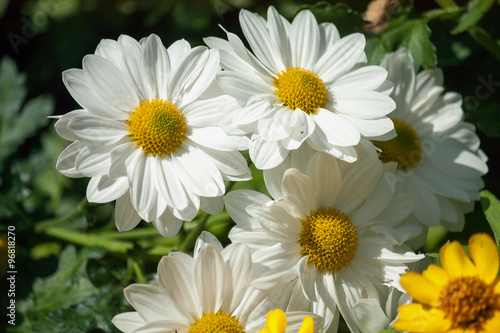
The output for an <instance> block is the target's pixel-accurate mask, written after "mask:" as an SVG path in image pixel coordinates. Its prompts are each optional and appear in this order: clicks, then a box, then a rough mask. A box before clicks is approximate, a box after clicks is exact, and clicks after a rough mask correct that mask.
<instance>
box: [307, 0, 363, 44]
mask: <svg viewBox="0 0 500 333" xmlns="http://www.w3.org/2000/svg"><path fill="white" fill-rule="evenodd" d="M304 8H305V9H308V10H310V11H311V12H312V13H313V14H314V16H315V17H316V20H317V21H318V23H323V22H332V23H333V24H335V26H336V27H337V29H338V30H339V33H340V35H341V36H345V35H347V34H351V33H353V32H361V31H362V29H363V24H364V23H365V21H364V20H363V18H362V17H361V14H359V13H358V12H356V11H354V10H352V9H351V8H350V7H349V6H347V5H346V4H343V3H337V4H335V5H331V4H329V3H328V2H324V1H321V2H318V3H316V4H314V5H306V6H303V7H301V9H304Z"/></svg>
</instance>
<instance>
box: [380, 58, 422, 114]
mask: <svg viewBox="0 0 500 333" xmlns="http://www.w3.org/2000/svg"><path fill="white" fill-rule="evenodd" d="M382 66H383V67H385V68H387V71H388V72H389V76H388V77H387V79H388V80H390V81H391V82H393V83H394V90H393V91H392V94H391V96H392V97H393V98H394V101H395V102H396V105H397V107H398V109H397V111H395V113H394V114H393V115H392V116H393V117H394V118H399V117H402V115H403V114H404V113H406V112H408V111H407V110H409V109H410V105H411V103H412V100H413V95H414V92H415V69H414V68H413V58H412V56H411V54H410V53H409V52H408V50H406V49H399V50H398V51H396V52H393V53H391V54H389V55H388V56H387V57H386V58H385V59H384V61H383V62H382Z"/></svg>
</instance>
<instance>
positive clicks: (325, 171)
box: [225, 153, 423, 332]
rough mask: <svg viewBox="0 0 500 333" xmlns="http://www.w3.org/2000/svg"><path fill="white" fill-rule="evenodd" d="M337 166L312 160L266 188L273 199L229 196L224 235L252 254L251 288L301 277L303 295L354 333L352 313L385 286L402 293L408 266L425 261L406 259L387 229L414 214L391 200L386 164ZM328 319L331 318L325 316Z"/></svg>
mask: <svg viewBox="0 0 500 333" xmlns="http://www.w3.org/2000/svg"><path fill="white" fill-rule="evenodd" d="M340 163H341V162H339V161H337V160H336V159H335V158H334V157H332V156H331V155H328V154H324V153H316V154H315V155H314V156H313V157H312V159H311V160H310V162H309V164H308V165H307V169H306V171H305V174H303V173H301V172H300V171H299V170H297V169H289V170H287V171H286V172H285V174H284V177H283V178H282V179H280V178H272V177H269V178H268V179H267V180H266V181H267V183H269V182H278V183H279V184H281V186H279V187H278V186H275V185H274V186H268V189H269V190H270V193H271V194H272V195H273V197H274V198H275V200H269V198H268V197H267V196H265V195H263V194H260V193H257V192H252V191H244V190H243V191H234V192H231V193H229V194H228V195H226V197H225V202H226V209H227V211H228V213H229V215H230V216H231V217H232V218H233V220H234V221H235V222H236V226H235V227H234V228H233V229H232V230H231V232H230V233H229V237H230V239H231V240H232V241H233V242H243V243H245V244H247V245H248V246H249V248H250V249H251V251H252V258H253V260H254V262H255V263H256V264H258V265H261V267H260V269H262V271H263V273H262V274H263V275H262V276H260V277H259V278H257V279H256V280H255V281H254V283H253V284H252V285H254V286H255V287H256V288H262V289H269V288H274V287H275V285H276V284H283V283H290V281H293V280H294V279H297V278H298V283H300V285H301V292H303V293H304V295H305V296H306V297H307V298H308V299H309V300H310V301H312V302H317V303H319V304H320V305H322V306H319V308H322V307H323V308H325V307H326V308H327V309H328V310H329V311H330V312H331V313H332V314H335V312H336V309H337V307H338V310H340V313H342V316H343V317H344V319H345V320H346V322H347V324H348V325H349V328H350V329H351V330H352V331H353V332H359V329H358V328H357V326H356V322H355V320H354V318H353V313H352V311H353V306H354V304H355V303H356V302H357V301H359V300H360V299H362V298H365V297H367V296H366V295H367V294H368V295H369V293H370V292H371V291H372V290H374V288H375V286H376V285H379V284H387V285H391V286H395V287H398V288H400V286H399V282H398V281H399V275H400V274H401V273H403V272H404V271H405V270H406V269H407V266H406V265H405V264H406V263H410V262H414V261H417V260H420V259H421V258H422V257H423V256H422V255H416V254H414V253H413V252H406V251H405V250H404V249H403V248H401V247H400V246H399V245H398V242H397V241H396V240H395V237H396V236H397V233H395V232H394V229H393V228H392V226H394V225H396V224H398V223H399V222H400V221H402V220H403V219H404V218H405V217H406V216H408V215H409V214H410V213H411V211H412V209H413V202H412V200H411V198H410V197H409V196H408V195H403V196H394V195H393V192H394V188H393V187H391V186H390V184H389V183H388V182H387V181H386V179H385V177H384V174H385V173H388V172H392V170H390V166H391V165H392V166H394V167H395V164H389V165H385V166H383V165H382V163H381V162H380V161H379V160H377V159H373V160H366V161H360V163H354V164H350V165H349V164H347V163H345V164H346V165H347V166H348V167H340V166H339V164H340ZM330 317H331V316H330Z"/></svg>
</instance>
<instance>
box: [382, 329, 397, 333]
mask: <svg viewBox="0 0 500 333" xmlns="http://www.w3.org/2000/svg"><path fill="white" fill-rule="evenodd" d="M400 332H401V331H398V330H383V331H380V332H378V333H400Z"/></svg>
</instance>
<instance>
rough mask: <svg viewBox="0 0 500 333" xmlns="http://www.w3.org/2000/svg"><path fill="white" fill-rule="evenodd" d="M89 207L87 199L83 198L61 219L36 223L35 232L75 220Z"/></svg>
mask: <svg viewBox="0 0 500 333" xmlns="http://www.w3.org/2000/svg"><path fill="white" fill-rule="evenodd" d="M88 206H89V202H88V201H87V198H84V199H83V200H82V201H80V203H79V204H78V205H77V206H76V207H75V209H73V210H72V211H71V212H69V213H68V214H66V215H64V216H62V217H56V218H53V219H47V220H43V221H40V222H38V223H37V224H36V225H35V232H36V233H40V232H42V231H44V230H45V229H47V228H51V227H55V226H57V225H59V224H64V223H66V222H68V221H71V220H73V219H74V218H76V217H77V216H78V215H80V214H81V213H82V212H83V211H84V210H85V209H86V208H87V207H88Z"/></svg>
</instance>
